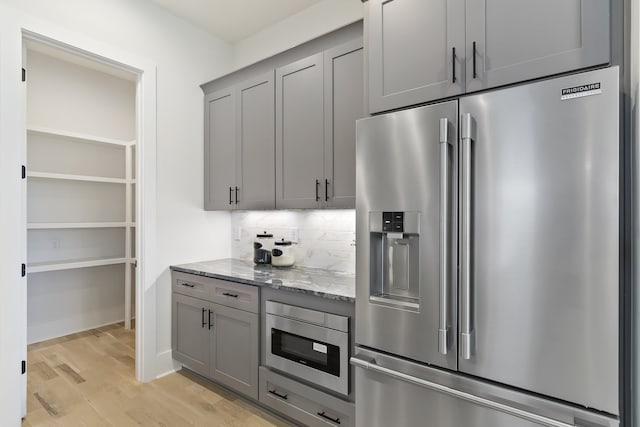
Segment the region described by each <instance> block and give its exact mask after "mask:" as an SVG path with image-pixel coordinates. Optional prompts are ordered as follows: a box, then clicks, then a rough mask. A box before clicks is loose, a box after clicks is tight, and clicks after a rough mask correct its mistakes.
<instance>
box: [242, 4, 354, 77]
mask: <svg viewBox="0 0 640 427" xmlns="http://www.w3.org/2000/svg"><path fill="white" fill-rule="evenodd" d="M362 17H363V5H362V2H361V0H324V1H322V2H320V3H317V4H315V5H313V6H311V7H309V8H307V9H305V10H303V11H301V12H299V13H297V14H295V15H292V16H290V17H288V18H285V19H284V20H282V21H280V22H279V23H277V24H275V25H272V26H271V27H268V28H266V29H264V30H262V31H260V32H258V33H257V34H254V35H253V36H250V37H247V38H246V39H244V40H240V41H239V42H237V43H235V44H234V46H233V47H234V52H233V69H234V70H235V69H239V68H242V67H245V66H247V65H250V64H253V63H255V62H257V61H260V60H262V59H265V58H268V57H269V56H272V55H275V54H277V53H280V52H283V51H285V50H287V49H291V48H292V47H294V46H298V45H299V44H302V43H304V42H307V41H309V40H312V39H314V38H316V37H320V36H322V35H324V34H327V33H330V32H331V31H334V30H337V29H338V28H341V27H344V26H345V25H348V24H351V23H353V22H356V21H358V20H360V19H362Z"/></svg>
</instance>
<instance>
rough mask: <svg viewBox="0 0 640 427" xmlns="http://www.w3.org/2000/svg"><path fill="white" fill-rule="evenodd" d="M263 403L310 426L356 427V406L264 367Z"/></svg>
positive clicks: (261, 397) (262, 376) (262, 380)
mask: <svg viewBox="0 0 640 427" xmlns="http://www.w3.org/2000/svg"><path fill="white" fill-rule="evenodd" d="M260 402H261V403H263V404H265V405H267V406H269V407H270V408H272V409H275V410H276V411H278V412H280V413H282V414H285V415H287V416H289V417H291V418H293V419H295V420H298V421H299V422H301V423H303V424H304V425H306V426H309V427H335V426H340V427H353V426H355V405H354V404H353V403H352V402H346V401H344V400H341V399H338V398H335V397H333V396H330V395H328V394H326V393H323V392H321V391H319V390H316V389H314V388H311V387H308V386H306V385H304V384H302V383H299V382H297V381H293V380H291V379H289V378H287V377H284V376H282V375H279V374H278V373H276V372H273V371H271V370H269V369H267V368H265V367H260Z"/></svg>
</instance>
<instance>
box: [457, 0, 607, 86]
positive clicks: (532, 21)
mask: <svg viewBox="0 0 640 427" xmlns="http://www.w3.org/2000/svg"><path fill="white" fill-rule="evenodd" d="M609 7H610V5H609V1H607V0H562V1H558V0H535V1H531V0H473V1H467V10H466V22H467V58H469V59H468V60H467V73H466V75H467V92H470V91H475V90H480V89H485V88H489V87H495V86H500V85H505V84H509V83H514V82H518V81H524V80H529V79H533V78H537V77H541V76H547V75H552V74H557V73H562V72H566V71H570V70H575V69H580V68H585V67H589V66H593V65H598V64H605V63H608V62H609V60H610V58H609V55H610V49H609V37H610V36H609V34H610V31H609V25H610V24H609V13H610V12H609ZM461 19H462V18H461ZM474 43H475V49H474ZM474 61H475V67H474ZM474 70H475V74H474Z"/></svg>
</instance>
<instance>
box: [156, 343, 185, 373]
mask: <svg viewBox="0 0 640 427" xmlns="http://www.w3.org/2000/svg"><path fill="white" fill-rule="evenodd" d="M179 369H180V364H179V363H178V362H176V361H175V360H173V358H172V357H171V349H169V350H165V351H162V352H160V353H158V354H157V355H156V379H158V378H162V377H164V376H166V375H169V374H172V373H174V372H176V371H177V370H179Z"/></svg>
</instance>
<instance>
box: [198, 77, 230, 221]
mask: <svg viewBox="0 0 640 427" xmlns="http://www.w3.org/2000/svg"><path fill="white" fill-rule="evenodd" d="M204 109H205V114H204V121H205V123H204V129H205V135H204V137H205V144H204V193H205V194H204V207H205V209H206V210H214V209H231V208H232V207H233V201H234V199H233V197H234V194H233V193H235V174H236V142H235V139H236V136H235V134H236V127H235V115H236V110H235V94H234V91H233V89H229V90H223V91H218V92H215V93H212V94H209V95H207V96H205V103H204Z"/></svg>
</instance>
